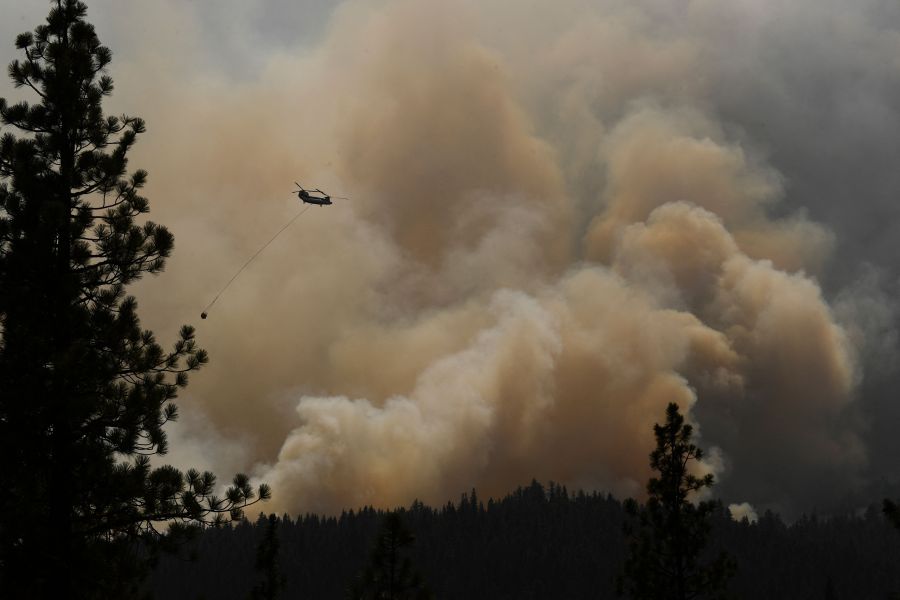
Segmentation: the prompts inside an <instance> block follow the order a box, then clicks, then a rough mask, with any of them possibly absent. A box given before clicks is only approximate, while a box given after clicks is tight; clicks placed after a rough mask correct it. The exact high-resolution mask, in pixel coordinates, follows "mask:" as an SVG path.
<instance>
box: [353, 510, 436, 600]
mask: <svg viewBox="0 0 900 600" xmlns="http://www.w3.org/2000/svg"><path fill="white" fill-rule="evenodd" d="M415 540H416V538H415V536H414V535H413V534H412V533H411V532H410V531H409V530H408V529H407V528H406V526H405V525H404V524H403V520H402V519H401V518H400V513H399V512H397V511H393V512H389V513H387V514H386V515H385V517H384V522H383V523H382V526H381V530H380V531H379V533H378V537H377V538H376V539H375V548H374V550H373V551H372V556H371V559H370V560H369V564H368V565H367V566H366V568H365V570H364V571H363V572H362V574H360V576H359V577H358V578H357V579H356V581H354V582H353V585H352V586H351V588H350V592H349V598H350V599H351V600H429V599H431V598H433V596H432V594H431V592H429V591H428V588H427V587H426V586H425V584H424V583H423V581H422V577H421V576H420V575H419V574H418V573H417V572H416V571H415V569H414V568H413V565H412V561H411V560H410V558H409V557H408V556H405V552H406V550H407V549H408V548H409V547H410V546H412V545H413V543H414V542H415Z"/></svg>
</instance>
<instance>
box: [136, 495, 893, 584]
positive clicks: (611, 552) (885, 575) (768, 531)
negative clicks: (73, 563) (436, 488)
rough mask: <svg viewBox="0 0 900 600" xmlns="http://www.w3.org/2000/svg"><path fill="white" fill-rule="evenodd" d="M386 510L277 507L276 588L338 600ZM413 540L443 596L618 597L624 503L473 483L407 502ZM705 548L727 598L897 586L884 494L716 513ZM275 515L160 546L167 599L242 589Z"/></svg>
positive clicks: (159, 578)
mask: <svg viewBox="0 0 900 600" xmlns="http://www.w3.org/2000/svg"><path fill="white" fill-rule="evenodd" d="M386 514H387V513H386V512H384V511H382V510H375V509H373V508H362V509H360V510H358V511H346V512H343V513H341V515H340V516H336V517H323V516H319V515H313V514H308V515H302V516H298V517H296V518H293V517H291V516H289V515H283V516H281V517H280V518H278V519H277V535H278V539H279V553H278V567H279V571H280V573H281V574H282V575H283V576H284V578H285V582H284V584H285V585H284V588H283V590H282V592H281V595H280V596H279V598H284V599H294V598H315V599H322V600H325V599H330V598H334V599H341V598H345V597H346V590H347V588H348V587H349V586H350V585H351V583H352V581H353V580H354V577H356V576H357V574H358V573H359V572H360V571H361V570H362V569H363V568H364V566H365V564H366V561H367V559H368V557H369V554H370V550H371V546H372V542H373V540H374V538H375V536H376V534H377V532H378V529H379V526H380V523H381V522H382V520H383V519H384V517H385V515H386ZM400 514H401V516H402V519H403V521H404V522H405V524H406V526H407V527H408V528H409V530H410V531H412V532H413V533H414V534H415V537H416V540H415V543H414V544H413V545H412V547H411V548H410V551H409V555H410V557H411V559H412V562H413V563H414V564H415V566H416V568H417V570H418V571H419V572H420V573H421V574H422V576H423V579H424V580H425V581H426V582H427V583H428V585H429V587H430V589H431V590H432V591H433V592H434V594H435V596H436V597H437V598H442V599H444V598H446V599H452V598H466V599H468V600H479V599H484V600H503V599H510V600H512V599H516V600H527V599H547V598H566V599H579V598H585V599H587V598H591V599H597V598H614V597H615V596H616V593H615V588H616V578H617V576H618V575H619V574H620V573H621V570H622V566H623V563H624V561H625V553H626V545H625V539H626V538H625V537H623V535H622V530H623V525H624V523H625V521H626V518H627V515H626V512H625V510H624V507H623V504H622V502H620V501H618V500H616V499H615V498H613V497H612V496H610V495H606V494H601V493H596V492H594V493H585V492H582V491H578V492H570V491H568V490H567V489H566V488H565V487H562V486H558V485H555V484H553V483H550V484H549V485H547V486H545V485H542V484H540V483H538V482H532V483H531V484H530V485H529V486H527V487H521V488H519V489H517V490H515V491H514V492H512V493H511V494H509V495H507V496H505V497H503V498H500V499H487V500H483V499H481V498H480V497H479V496H478V494H477V492H476V491H474V490H473V491H472V492H471V493H468V494H463V495H462V497H461V498H460V500H459V502H456V503H448V504H446V505H445V506H441V507H438V508H434V507H430V506H426V505H424V504H422V503H421V502H415V503H413V504H412V505H411V506H410V507H409V508H406V509H401V511H400ZM710 521H711V524H712V536H711V540H710V542H709V544H708V547H707V548H706V550H705V552H706V553H707V554H708V556H709V557H712V556H714V555H715V554H716V553H718V552H719V551H720V550H722V549H725V550H727V551H728V553H729V554H731V555H732V556H733V557H734V559H735V561H736V563H737V565H738V569H737V572H736V574H735V575H734V577H732V578H731V579H730V581H729V584H728V593H729V595H730V597H734V598H744V599H759V598H770V599H779V598H784V599H791V600H804V599H824V598H831V599H834V598H846V599H854V600H863V599H868V598H872V599H876V598H877V599H879V600H883V599H885V598H889V597H891V593H892V592H894V591H896V590H900V570H898V568H897V564H896V557H897V556H900V535H897V531H896V530H894V529H893V528H891V527H889V526H887V525H886V523H885V518H884V516H883V514H882V512H881V510H880V507H878V506H874V505H873V506H872V507H870V508H869V509H868V510H866V511H864V512H862V513H860V514H855V515H845V516H837V517H831V518H828V519H824V518H817V517H815V516H811V517H803V518H800V519H799V520H797V521H795V522H793V523H791V524H786V523H785V522H784V521H782V519H781V518H780V517H778V516H777V515H776V514H774V513H771V512H767V513H765V514H763V515H761V516H760V518H759V520H758V521H757V522H756V523H749V522H747V521H746V520H745V521H741V522H737V521H734V520H733V519H731V517H730V515H729V514H728V512H727V510H726V509H725V508H724V507H722V506H721V505H717V506H716V509H715V510H714V511H713V513H712V515H711V516H710ZM268 524H269V521H268V519H267V518H266V517H265V516H264V515H260V517H259V519H258V520H257V521H256V522H255V523H254V522H251V521H247V520H244V521H242V522H240V523H239V524H237V525H236V526H234V527H222V528H216V529H208V530H206V531H204V533H203V534H202V535H201V536H200V537H199V538H198V539H196V540H195V541H194V542H192V544H191V545H190V546H188V547H186V548H184V549H183V551H182V552H181V553H180V554H178V555H177V556H176V555H172V556H164V557H163V558H162V560H161V561H160V563H159V566H158V567H157V569H156V571H155V573H154V575H153V578H152V581H151V584H152V589H153V591H154V592H155V595H156V597H158V598H185V599H191V600H193V599H198V598H216V599H217V600H227V599H230V598H235V599H237V598H241V599H243V598H247V597H248V596H249V594H250V591H251V588H252V587H253V586H254V585H256V582H257V581H258V580H259V579H260V577H261V575H260V573H259V572H258V569H256V568H255V565H254V560H255V556H256V553H255V549H256V548H257V546H258V544H259V543H260V541H261V540H262V538H263V536H264V535H265V532H266V528H267V527H268Z"/></svg>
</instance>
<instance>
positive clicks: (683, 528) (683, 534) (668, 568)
mask: <svg viewBox="0 0 900 600" xmlns="http://www.w3.org/2000/svg"><path fill="white" fill-rule="evenodd" d="M653 431H654V434H655V436H656V449H655V450H654V451H653V452H652V453H651V454H650V466H651V467H652V468H653V470H654V471H656V472H657V474H658V475H657V476H656V477H651V478H650V481H649V482H648V483H647V495H648V499H647V504H646V506H639V505H638V504H637V502H635V501H634V500H628V501H626V503H625V510H626V513H627V514H628V516H629V517H630V519H629V520H628V521H627V522H626V525H625V533H626V536H627V538H628V557H627V558H626V561H625V567H624V573H623V576H622V577H620V579H619V584H618V588H619V592H620V593H623V592H624V593H626V594H627V595H628V596H629V597H631V598H634V599H635V600H657V599H659V600H663V599H665V600H688V599H691V598H723V597H725V586H726V584H727V581H728V579H729V578H730V577H731V576H732V574H733V573H734V571H735V569H736V567H735V563H734V560H733V559H731V558H730V557H729V556H728V555H726V554H725V553H724V552H723V553H721V554H719V556H718V557H717V558H716V559H715V560H713V561H712V562H711V563H709V564H701V562H700V555H701V553H702V552H703V550H704V548H705V546H706V542H707V539H708V537H709V532H710V524H709V517H710V515H711V514H712V513H713V511H714V510H715V509H716V506H717V504H716V503H715V502H713V501H704V502H698V503H696V504H693V503H692V502H691V501H690V496H691V495H692V494H695V493H697V492H699V491H700V490H702V489H703V488H707V487H710V486H711V485H713V476H712V475H711V474H707V475H705V476H703V477H697V476H695V475H693V474H691V472H690V469H691V463H694V462H696V461H699V460H701V459H702V458H703V451H702V450H701V449H700V448H698V447H697V446H695V445H694V444H692V443H691V436H692V434H693V428H692V427H691V426H690V425H687V424H685V423H684V417H683V416H682V415H681V413H679V412H678V405H677V404H674V403H670V404H669V406H668V407H667V408H666V422H665V424H664V425H654V427H653Z"/></svg>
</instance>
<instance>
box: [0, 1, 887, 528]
mask: <svg viewBox="0 0 900 600" xmlns="http://www.w3.org/2000/svg"><path fill="white" fill-rule="evenodd" d="M88 4H89V7H90V12H89V15H90V20H91V21H92V22H94V23H95V24H96V26H97V28H98V33H99V35H100V38H101V40H102V41H103V42H104V43H105V44H107V45H108V46H109V47H110V48H111V49H112V50H113V64H112V66H111V74H112V76H113V77H114V79H115V81H116V85H117V87H116V93H115V95H114V97H113V98H112V99H111V100H110V102H109V103H108V105H107V106H108V108H109V110H111V111H113V112H127V113H130V114H137V115H140V116H142V117H144V118H145V119H146V120H147V122H148V132H147V133H146V134H145V135H144V136H143V138H142V139H141V140H139V142H138V145H137V146H136V149H135V151H134V157H133V162H132V164H133V165H135V167H137V166H140V167H142V168H146V169H147V170H149V171H150V183H149V184H148V186H147V189H146V191H147V194H146V195H147V196H148V197H149V198H150V200H151V208H152V210H151V215H152V218H153V219H154V220H156V221H159V222H161V223H164V224H166V225H168V226H169V227H170V228H171V229H172V231H173V232H174V234H175V236H176V250H175V254H174V256H173V258H172V259H171V260H170V261H169V263H168V267H167V270H166V271H165V273H164V274H162V275H161V276H159V277H156V278H153V279H149V280H147V281H144V282H141V284H140V285H139V286H137V287H136V288H135V292H136V293H137V294H138V298H139V300H140V301H141V306H142V311H141V314H142V315H143V316H144V320H145V323H146V324H147V325H148V326H150V327H152V328H153V329H155V330H156V331H157V333H158V334H159V335H160V337H161V338H162V339H169V338H172V337H173V336H174V332H175V331H176V330H177V327H178V326H179V325H180V324H181V323H183V322H192V323H194V324H195V325H197V326H198V337H199V339H200V341H201V343H202V344H203V345H204V347H206V348H207V349H208V350H209V352H210V355H211V363H210V365H209V366H208V367H207V368H205V369H204V370H203V371H202V372H201V373H198V374H197V375H195V376H194V378H193V380H192V383H191V386H190V387H189V388H188V390H187V391H186V392H185V393H184V394H183V395H182V398H181V399H180V402H179V406H180V408H181V411H182V414H183V418H182V421H181V422H180V423H179V424H178V425H177V426H176V427H175V428H173V432H172V443H171V447H172V453H171V455H170V458H171V460H172V461H174V462H175V463H177V464H179V465H180V466H186V465H189V464H194V465H197V466H200V467H211V468H214V469H215V470H216V471H217V472H218V473H219V474H220V475H222V476H224V477H227V476H228V474H229V473H230V472H234V471H235V470H242V471H248V472H251V473H253V474H254V475H255V476H256V477H259V478H261V479H263V480H266V481H268V482H269V483H271V484H272V485H273V486H274V489H275V497H274V499H273V502H272V504H273V509H274V510H276V511H281V510H287V511H291V512H301V511H336V510H340V508H342V507H344V506H355V505H360V504H364V503H369V504H372V503H374V504H378V505H392V504H408V503H409V502H411V501H412V500H413V499H414V498H420V499H423V500H426V501H429V502H437V503H441V502H445V501H446V500H447V499H450V498H455V497H457V496H458V494H459V493H461V492H462V491H464V490H468V489H470V488H471V487H473V486H475V487H477V488H478V489H479V491H480V492H481V493H482V494H501V493H504V492H506V491H509V490H510V489H512V488H513V487H515V486H516V485H518V484H521V483H527V482H528V481H530V479H531V478H532V477H537V478H539V479H542V480H544V481H547V480H554V481H558V482H561V483H565V484H567V485H569V486H574V487H577V486H583V487H587V488H594V489H601V490H609V491H612V492H613V493H615V494H618V495H620V496H624V495H629V494H639V493H640V492H641V489H642V487H643V482H644V481H645V480H646V478H647V476H648V466H647V455H648V453H649V452H650V450H651V449H652V444H653V440H652V429H651V427H652V425H653V423H654V422H656V421H659V420H661V419H662V418H663V413H664V408H665V405H666V403H668V402H669V401H676V402H679V404H681V406H682V407H684V408H685V409H686V410H689V413H690V415H691V419H692V420H693V422H694V423H695V424H696V426H697V430H698V431H699V434H700V436H701V438H700V439H701V444H702V445H703V446H704V447H706V448H707V449H708V450H710V452H709V459H708V460H707V462H706V464H705V465H704V468H705V469H708V470H710V471H712V472H715V473H716V474H717V476H718V479H719V482H720V483H719V485H718V486H717V488H716V490H717V493H719V494H720V495H721V496H722V497H723V499H724V500H725V501H726V502H728V503H744V502H747V503H749V506H752V507H755V508H756V509H757V510H759V509H764V508H776V509H780V510H783V511H786V512H787V513H788V514H792V513H793V514H795V513H796V512H797V511H800V510H811V509H816V508H818V509H827V508H828V507H831V506H833V505H835V504H837V503H839V502H842V501H847V499H850V501H851V502H856V501H858V498H865V497H866V494H869V493H874V492H872V490H873V489H874V488H873V486H876V485H878V484H879V483H880V482H883V481H885V480H888V481H891V480H897V474H898V473H900V460H898V458H897V457H898V456H900V441H898V439H900V436H897V435H896V434H895V432H894V430H893V424H894V423H897V422H898V421H897V419H898V418H900V407H898V405H897V404H898V403H897V401H896V400H895V394H894V393H893V391H892V390H895V389H897V384H898V383H900V381H898V371H897V364H896V363H897V360H896V359H897V348H896V345H897V340H896V301H895V297H896V292H897V285H896V283H897V277H898V275H900V270H898V260H897V258H896V257H897V255H898V252H900V231H898V224H900V203H898V199H900V198H898V194H900V168H898V165H900V112H898V111H900V108H898V107H900V5H898V4H897V3H896V2H895V0H865V1H859V2H854V3H852V4H851V3H847V2H838V1H837V0H799V1H797V0H795V1H792V2H783V1H777V0H731V1H713V0H665V1H664V0H639V1H634V0H629V1H625V0H600V1H596V0H592V1H587V0H584V1H582V0H562V1H554V2H550V1H543V2H542V1H536V0H531V1H522V0H493V1H488V2H483V1H482V2H477V1H475V0H459V1H454V2H447V1H443V2H438V1H436V0H420V1H413V0H379V1H373V2H341V3H337V2H293V1H288V0H272V1H262V0H257V1H255V2H254V1H251V2H237V1H234V2H231V1H229V2H211V1H206V2H202V1H199V0H198V1H194V2H188V1H180V2H176V1H174V0H171V1H159V2H153V3H147V2H140V3H139V2H121V1H116V2H113V1H112V0H106V1H103V2H100V1H95V2H88ZM0 7H2V9H3V15H4V18H3V19H2V20H0V42H2V41H3V40H6V42H5V43H3V44H2V45H0V59H2V60H3V61H5V62H9V60H12V59H13V58H14V57H15V51H14V47H13V40H14V36H15V34H16V33H18V32H20V31H24V30H27V29H31V28H32V27H33V25H35V24H37V23H38V22H39V20H40V19H41V18H43V16H44V15H45V13H46V6H44V5H43V4H42V3H40V2H27V3H26V2H22V1H19V2H10V1H8V0H0ZM3 89H4V91H3V93H4V94H7V95H8V94H10V93H12V92H9V91H8V90H9V87H4V88H3ZM295 180H298V181H302V182H304V183H305V184H308V185H309V186H312V187H320V188H322V189H325V190H328V191H330V192H332V193H333V194H335V195H339V196H347V197H349V198H350V200H349V201H341V202H338V203H337V204H336V205H335V206H333V207H328V208H324V209H320V208H313V209H312V210H310V211H309V212H308V213H306V214H305V215H303V217H301V219H300V220H299V221H298V222H297V223H296V224H295V225H294V226H293V227H292V228H291V229H289V230H288V231H287V232H286V233H285V234H284V236H283V237H282V238H280V239H279V240H278V241H277V242H276V243H275V244H273V245H272V246H271V247H270V248H268V249H267V250H266V253H265V254H263V255H262V256H260V258H259V260H258V261H257V262H255V263H254V264H253V265H252V266H251V267H250V268H249V269H248V270H247V271H246V272H245V273H244V274H243V275H242V277H241V279H239V280H238V281H236V282H235V284H234V285H233V286H232V287H231V288H230V289H229V291H228V293H227V294H226V295H224V296H222V298H221V299H220V300H219V301H218V303H217V304H216V306H215V308H214V310H213V311H212V313H211V314H210V318H209V319H208V320H206V321H200V320H199V318H198V317H199V312H200V310H201V309H202V308H203V306H204V305H205V304H206V303H207V302H208V301H209V300H210V299H211V298H212V297H213V296H214V295H215V293H216V292H217V291H218V289H219V288H220V287H221V285H223V283H224V282H225V281H227V280H228V279H229V278H230V277H231V275H232V274H233V273H234V271H235V269H236V268H237V267H239V266H240V265H241V264H242V263H243V261H244V260H246V258H247V257H248V256H250V255H251V254H252V253H253V252H254V251H255V250H256V249H257V248H258V247H259V246H260V245H261V244H262V243H263V242H265V240H267V239H268V238H269V236H270V235H271V234H272V233H274V232H275V231H277V229H278V228H279V227H280V226H281V225H282V224H283V223H284V222H286V221H287V219H289V218H290V217H291V216H292V215H293V214H295V212H296V210H297V206H296V198H292V197H291V195H290V190H291V188H292V187H293V181H295ZM747 510H749V508H747Z"/></svg>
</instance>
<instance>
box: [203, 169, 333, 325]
mask: <svg viewBox="0 0 900 600" xmlns="http://www.w3.org/2000/svg"><path fill="white" fill-rule="evenodd" d="M294 183H295V184H297V188H298V189H296V190H294V191H293V192H291V193H292V194H297V197H298V198H299V199H300V200H301V201H302V202H303V203H304V204H315V205H316V206H330V205H331V204H334V203H333V202H332V201H331V196H329V195H328V194H326V193H325V192H323V191H322V190H320V189H318V188H317V189H313V190H307V189H304V187H303V186H302V185H300V184H299V183H297V182H296V181H295V182H294ZM335 198H338V199H340V200H349V198H344V197H342V196H335ZM309 208H310V207H309V206H304V207H303V208H302V209H301V210H300V212H298V213H297V214H295V215H294V216H293V217H292V218H291V220H290V221H288V222H287V223H285V224H284V226H283V227H282V228H281V229H279V230H278V231H277V232H276V233H275V235H273V236H272V238H271V239H270V240H269V241H268V242H266V243H265V244H263V245H262V247H261V248H260V249H259V250H257V251H256V252H254V253H253V255H252V256H251V257H250V258H248V259H247V262H245V263H244V264H243V265H241V268H240V269H238V270H237V273H235V274H234V276H232V278H231V279H229V280H228V283H226V284H225V287H223V288H222V289H221V290H219V293H218V294H216V297H215V298H213V299H212V302H210V303H209V304H207V305H206V308H204V309H203V312H201V313H200V318H201V319H205V318H206V317H207V316H209V310H210V309H211V308H212V307H213V304H215V303H216V300H218V299H219V296H221V295H222V293H223V292H225V290H227V289H228V286H230V285H231V283H232V282H233V281H234V280H235V279H237V277H238V275H240V274H241V273H242V272H243V270H244V269H246V268H247V266H248V265H249V264H250V263H252V262H253V260H254V259H255V258H256V257H257V256H259V255H260V253H261V252H262V251H263V250H265V249H266V248H267V247H268V246H269V244H271V243H272V242H274V241H275V238H277V237H278V236H279V235H281V233H282V232H283V231H284V230H285V229H287V228H288V227H290V226H291V224H292V223H293V222H294V221H296V220H297V219H299V218H300V215H302V214H303V213H305V212H306V211H307V210H308V209H309Z"/></svg>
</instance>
